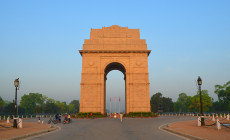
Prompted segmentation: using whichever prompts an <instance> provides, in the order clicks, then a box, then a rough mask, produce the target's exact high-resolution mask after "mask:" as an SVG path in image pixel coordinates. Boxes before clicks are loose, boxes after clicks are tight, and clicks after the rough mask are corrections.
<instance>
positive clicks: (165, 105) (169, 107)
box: [162, 97, 173, 112]
mask: <svg viewBox="0 0 230 140" xmlns="http://www.w3.org/2000/svg"><path fill="white" fill-rule="evenodd" d="M162 110H163V112H173V101H172V98H166V97H162Z"/></svg>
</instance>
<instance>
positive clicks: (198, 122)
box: [197, 117, 201, 126]
mask: <svg viewBox="0 0 230 140" xmlns="http://www.w3.org/2000/svg"><path fill="white" fill-rule="evenodd" d="M197 126H201V118H200V117H198V119H197Z"/></svg>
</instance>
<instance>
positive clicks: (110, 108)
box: [110, 97, 111, 116]
mask: <svg viewBox="0 0 230 140" xmlns="http://www.w3.org/2000/svg"><path fill="white" fill-rule="evenodd" d="M110 116H111V97H110Z"/></svg>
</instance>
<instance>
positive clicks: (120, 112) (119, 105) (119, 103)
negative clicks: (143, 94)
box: [119, 97, 121, 114]
mask: <svg viewBox="0 0 230 140" xmlns="http://www.w3.org/2000/svg"><path fill="white" fill-rule="evenodd" d="M120 101H121V99H120V97H119V114H120V113H121V112H120Z"/></svg>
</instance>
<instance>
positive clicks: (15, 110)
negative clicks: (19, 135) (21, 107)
mask: <svg viewBox="0 0 230 140" xmlns="http://www.w3.org/2000/svg"><path fill="white" fill-rule="evenodd" d="M14 86H15V100H14V126H13V127H14V128H17V116H18V115H17V114H18V113H17V90H18V86H19V78H18V79H15V80H14Z"/></svg>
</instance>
